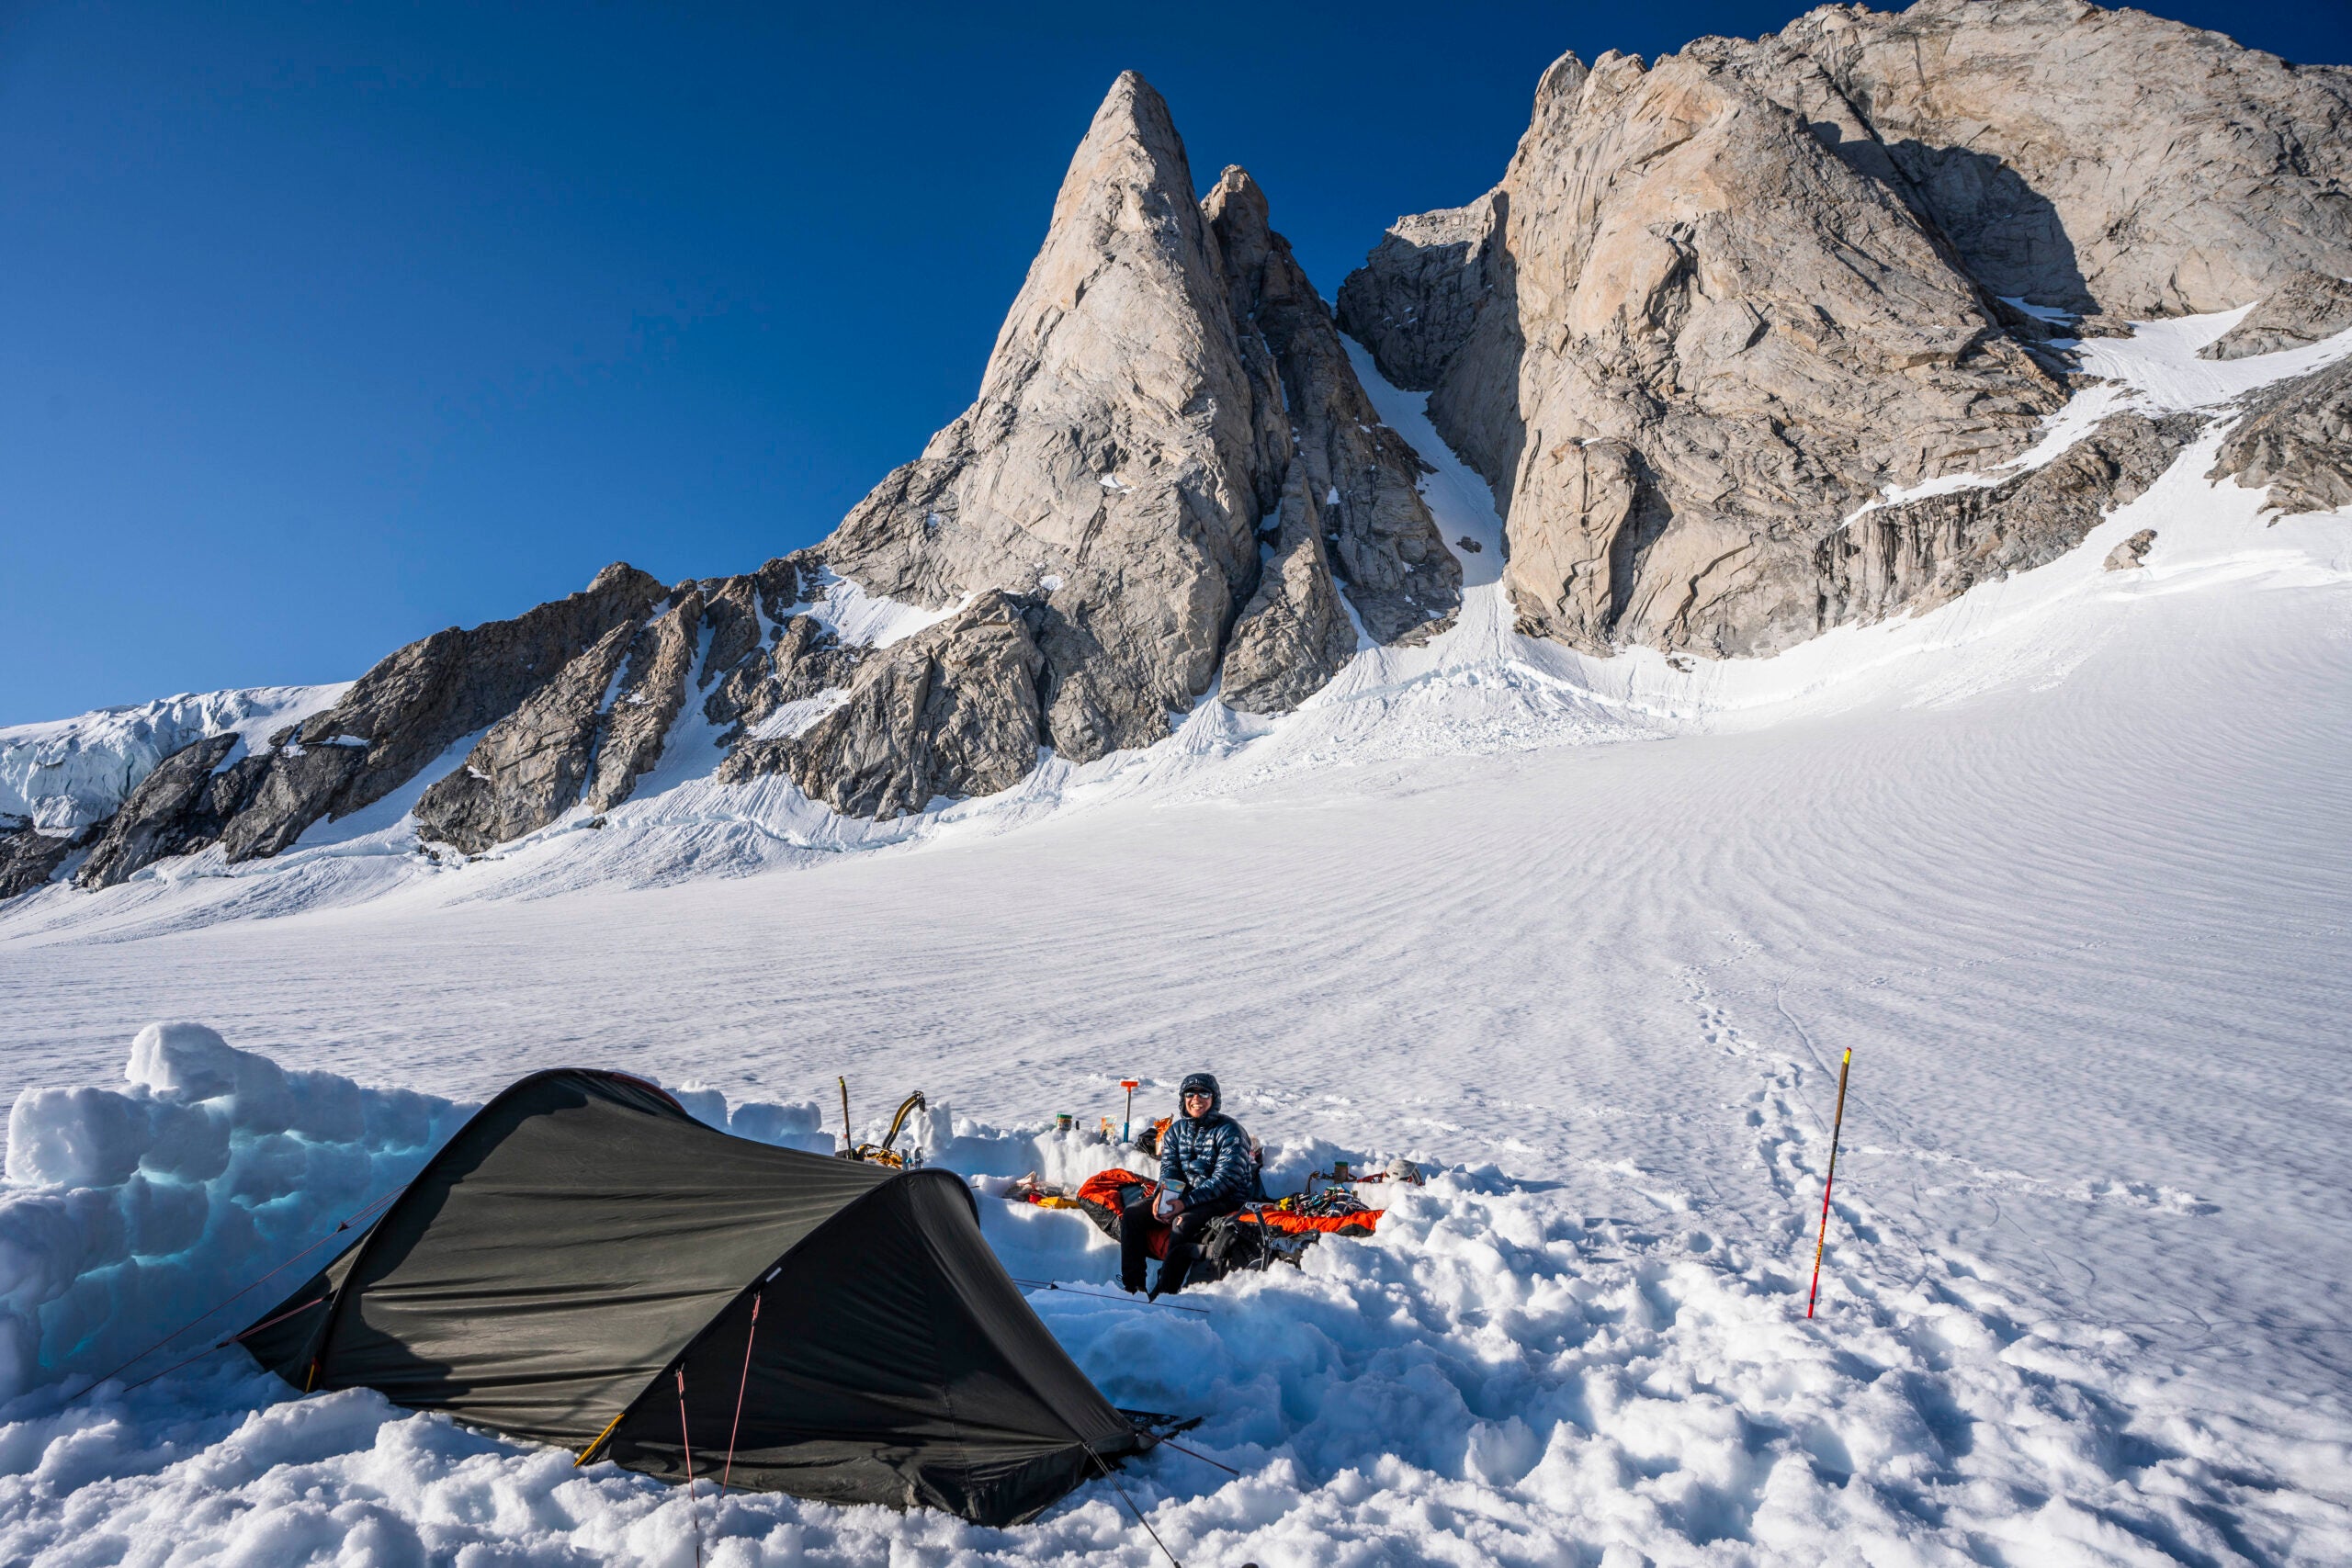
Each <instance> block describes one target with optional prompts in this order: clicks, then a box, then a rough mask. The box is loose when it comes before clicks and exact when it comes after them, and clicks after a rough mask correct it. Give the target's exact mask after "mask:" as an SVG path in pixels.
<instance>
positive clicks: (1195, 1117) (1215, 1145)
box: [1119, 1073, 1258, 1297]
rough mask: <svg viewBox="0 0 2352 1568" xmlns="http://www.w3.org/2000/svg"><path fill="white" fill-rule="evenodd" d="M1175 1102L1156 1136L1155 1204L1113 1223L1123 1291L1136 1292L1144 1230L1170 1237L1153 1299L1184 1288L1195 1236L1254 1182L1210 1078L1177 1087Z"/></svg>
mask: <svg viewBox="0 0 2352 1568" xmlns="http://www.w3.org/2000/svg"><path fill="white" fill-rule="evenodd" d="M1176 1098H1177V1100H1178V1103H1179V1105H1180V1106H1181V1108H1182V1114H1181V1115H1179V1116H1178V1117H1177V1118H1176V1119H1175V1120H1174V1121H1172V1122H1169V1123H1168V1130H1167V1131H1166V1132H1165V1133H1162V1134H1160V1135H1159V1199H1158V1200H1157V1201H1156V1203H1152V1204H1147V1203H1145V1202H1143V1201H1136V1202H1134V1203H1132V1204H1130V1205H1129V1206H1128V1208H1127V1210H1126V1212H1125V1213H1124V1214H1123V1215H1122V1216H1121V1217H1120V1221H1119V1282H1120V1283H1121V1284H1122V1285H1125V1287H1126V1288H1127V1289H1128V1290H1129V1291H1140V1290H1142V1289H1143V1264H1144V1258H1145V1256H1146V1253H1145V1247H1146V1245H1147V1244H1148V1241H1149V1239H1150V1235H1151V1232H1152V1230H1153V1229H1154V1228H1155V1227H1156V1225H1157V1224H1165V1225H1167V1226H1168V1227H1169V1228H1170V1230H1171V1231H1173V1232H1174V1233H1175V1234H1174V1235H1171V1236H1170V1238H1169V1243H1168V1257H1167V1259H1166V1260H1165V1261H1164V1262H1162V1263H1161V1264H1160V1266H1159V1281H1158V1283H1156V1284H1154V1285H1153V1286H1152V1289H1151V1293H1152V1295H1153V1296H1154V1297H1159V1296H1162V1295H1169V1294H1172V1293H1174V1292H1178V1291H1181V1290H1182V1289H1183V1288H1184V1276H1185V1275H1186V1274H1187V1273H1188V1272H1190V1271H1191V1269H1192V1267H1193V1259H1194V1258H1197V1257H1198V1256H1200V1251H1199V1247H1200V1236H1201V1232H1202V1231H1204V1230H1205V1229H1207V1228H1208V1223H1209V1222H1210V1221H1211V1220H1214V1219H1216V1217H1217V1216H1218V1215H1219V1214H1229V1213H1233V1212H1234V1211H1235V1210H1236V1209H1238V1208H1240V1207H1241V1205H1242V1202H1243V1201H1245V1200H1246V1199H1247V1198H1248V1197H1249V1195H1250V1190H1251V1189H1252V1188H1254V1187H1255V1186H1256V1185H1257V1179H1258V1164H1257V1160H1256V1157H1255V1156H1252V1155H1251V1153H1250V1134H1247V1133H1245V1132H1243V1131H1242V1130H1241V1123H1240V1122H1236V1121H1235V1120H1234V1119H1233V1118H1232V1117H1230V1116H1227V1115H1226V1114H1224V1113H1223V1112H1222V1111H1219V1110H1218V1109H1217V1107H1218V1105H1220V1104H1221V1103H1222V1102H1223V1100H1224V1098H1225V1097H1224V1093H1223V1091H1222V1090H1220V1089H1218V1088H1217V1084H1216V1078H1215V1077H1212V1076H1211V1075H1209V1074H1207V1073H1194V1074H1193V1075H1192V1076H1191V1077H1187V1078H1186V1079H1185V1080H1184V1081H1183V1083H1182V1084H1181V1085H1180V1086H1178V1088H1177V1090H1176Z"/></svg>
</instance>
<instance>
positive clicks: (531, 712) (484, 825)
mask: <svg viewBox="0 0 2352 1568" xmlns="http://www.w3.org/2000/svg"><path fill="white" fill-rule="evenodd" d="M805 564H806V563H805V561H803V560H802V559H800V558H778V559H775V560H772V561H770V562H768V564H767V565H766V566H764V567H763V568H761V569H760V570H759V571H757V572H754V573H750V574H746V575H743V576H739V577H727V578H715V579H710V580H708V581H701V582H685V583H681V584H679V585H678V587H677V588H675V589H674V590H672V591H670V592H669V593H668V595H667V601H666V604H663V605H662V607H660V608H659V609H658V611H657V612H656V613H653V614H651V615H648V616H647V617H646V618H645V619H643V620H641V621H637V622H630V623H623V624H621V625H618V626H614V627H612V628H611V629H610V630H608V631H607V632H606V633H605V635H604V636H603V637H601V638H599V639H598V640H597V641H596V643H595V644H594V645H593V646H592V647H590V648H588V649H584V650H583V651H582V652H581V653H579V654H578V655H576V656H575V657H574V658H572V659H571V660H570V661H569V662H567V663H566V664H565V665H564V666H563V668H562V669H561V670H560V671H559V672H558V673H557V675H556V676H555V678H554V679H553V680H551V681H548V682H546V683H545V684H543V685H541V686H540V687H539V688H538V689H537V691H536V692H534V693H532V694H530V696H528V697H527V698H526V699H525V700H524V702H523V703H522V704H521V705H519V706H518V707H516V708H515V710H514V711H513V712H512V713H510V714H508V715H507V716H505V717H503V718H502V719H500V720H499V721H498V722H497V723H496V724H495V725H493V726H492V727H491V728H490V730H489V732H488V733H487V734H485V735H484V736H483V737H482V739H481V741H480V742H479V743H478V744H476V746H475V747H474V749H473V750H472V751H471V752H470V753H469V754H468V756H467V758H466V760H465V763H464V765H463V766H461V767H460V768H458V770H457V771H456V772H455V773H450V774H449V775H448V776H447V777H446V778H443V779H440V780H438V781H436V782H435V784H433V785H432V786H431V787H430V788H428V789H427V790H426V791H425V792H424V795H423V796H422V797H421V798H420V799H419V801H418V803H417V807H416V815H417V819H418V826H419V829H420V832H421V834H422V836H423V837H424V838H425V839H427V840H433V841H435V842H440V843H447V844H449V845H451V846H452V847H454V848H456V849H458V850H461V851H463V852H466V853H469V854H479V853H481V852H483V851H485V850H487V849H489V848H491V847H492V846H493V845H495V844H500V843H505V842H508V841H511V840H515V839H518V838H520V837H522V836H523V835H525V834H526V833H532V832H537V830H538V829H541V828H544V827H546V826H548V824H549V823H551V822H553V821H555V820H556V819H557V818H560V817H561V816H562V815H563V814H564V813H565V812H567V811H569V810H571V808H572V807H574V806H578V805H581V804H582V803H583V802H584V803H585V805H586V806H587V807H588V809H589V810H591V811H595V812H603V811H608V810H610V809H612V808H613V807H616V806H618V805H620V804H621V803H622V802H624V801H626V800H628V798H629V797H630V796H631V795H633V794H635V793H636V790H637V784H638V781H639V779H640V778H642V777H643V776H644V775H645V774H647V773H650V772H651V771H652V770H653V769H654V768H655V767H656V766H657V765H658V764H659V763H660V761H661V760H662V754H663V752H664V750H665V749H666V747H667V745H668V744H669V741H670V739H671V735H672V731H673V727H674V726H675V725H676V722H677V720H678V718H679V716H680V715H681V714H682V713H684V711H685V708H686V705H687V704H688V703H689V702H690V701H692V700H693V699H694V697H695V694H696V693H697V692H703V691H707V696H705V698H704V702H703V707H704V716H705V717H706V719H707V721H708V722H710V723H712V724H714V725H718V726H722V727H724V726H729V725H733V726H735V733H737V734H738V735H740V734H741V722H740V721H741V720H742V718H743V716H744V715H745V714H747V713H751V712H759V713H762V714H764V713H765V712H766V711H767V710H770V709H772V708H773V707H774V706H775V705H776V703H777V702H778V701H781V700H786V699H784V698H783V697H781V696H780V695H779V689H780V684H781V683H780V682H779V680H778V676H777V671H778V669H779V668H780V667H781V668H782V669H784V670H785V671H786V672H787V674H788V675H792V676H794V678H795V679H796V680H805V679H806V675H805V673H803V672H801V671H797V670H796V668H795V666H796V661H797V662H798V663H800V664H804V665H805V664H807V663H809V662H810V661H809V660H798V659H797V652H796V649H798V648H805V647H806V645H807V644H808V643H809V641H810V639H811V635H812V632H815V631H817V628H816V623H815V622H814V621H812V620H810V619H809V617H808V616H807V615H795V614H793V613H792V612H793V609H794V605H795V603H796V597H797V592H798V591H799V586H800V583H801V576H800V573H801V569H802V567H803V566H804V565H805ZM779 623H780V624H779ZM796 689H797V688H796Z"/></svg>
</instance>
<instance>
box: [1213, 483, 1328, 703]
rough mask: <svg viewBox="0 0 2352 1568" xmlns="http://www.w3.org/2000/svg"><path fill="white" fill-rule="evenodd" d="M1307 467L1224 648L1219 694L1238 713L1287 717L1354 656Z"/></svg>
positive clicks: (1286, 498) (1286, 496) (1286, 501)
mask: <svg viewBox="0 0 2352 1568" xmlns="http://www.w3.org/2000/svg"><path fill="white" fill-rule="evenodd" d="M1305 470H1306V465H1305V464H1304V463H1301V464H1299V465H1296V466H1295V467H1294V468H1293V469H1292V471H1291V478H1290V482H1289V484H1288V485H1287V486H1285V487H1284V489H1283V499H1282V506H1281V509H1280V511H1279V512H1278V513H1276V528H1275V534H1274V540H1273V543H1272V547H1271V549H1270V552H1269V555H1268V558H1267V561H1266V570H1264V571H1263V572H1261V573H1260V574H1259V578H1258V592H1255V593H1254V594H1252V595H1250V603H1249V604H1245V605H1243V606H1242V609H1241V618H1240V619H1239V620H1238V621H1236V622H1235V623H1234V626H1233V637H1232V640H1231V641H1230V642H1229V643H1228V644H1227V647H1226V651H1225V683H1224V685H1223V686H1222V687H1221V688H1220V695H1221V696H1222V698H1223V700H1224V702H1225V705H1226V706H1227V707H1229V708H1232V709H1234V710H1236V711H1237V712H1240V713H1288V712H1289V711H1290V710H1291V709H1293V708H1295V707H1296V706H1298V705H1299V704H1301V703H1303V702H1305V701H1306V699H1307V698H1308V697H1311V696H1313V695H1314V694H1316V692H1317V691H1318V690H1319V689H1321V687H1322V686H1323V684H1324V683H1325V682H1328V681H1329V680H1330V679H1331V677H1332V676H1334V675H1336V674H1338V673H1339V672H1340V667H1341V666H1342V665H1344V664H1346V663H1347V661H1348V660H1349V659H1350V658H1351V657H1352V656H1353V655H1354V653H1355V651H1356V628H1355V626H1354V624H1353V623H1352V622H1351V621H1350V620H1349V619H1348V611H1347V606H1346V605H1344V604H1340V595H1339V591H1338V590H1337V589H1336V588H1335V587H1334V586H1333V585H1332V581H1331V569H1330V563H1329V559H1328V558H1327V557H1326V556H1325V554H1324V547H1323V522H1322V511H1321V508H1320V507H1319V506H1317V503H1316V499H1315V494H1316V492H1315V489H1314V486H1313V484H1312V483H1311V482H1310V481H1309V480H1308V479H1307V478H1306V471H1305Z"/></svg>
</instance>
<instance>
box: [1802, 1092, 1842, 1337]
mask: <svg viewBox="0 0 2352 1568" xmlns="http://www.w3.org/2000/svg"><path fill="white" fill-rule="evenodd" d="M1853 1065H1854V1052H1853V1048H1852V1047H1851V1046H1849V1047H1848V1048H1847V1050H1846V1059H1845V1060H1844V1061H1842V1062H1840V1063H1838V1114H1837V1116H1836V1118H1835V1119H1834V1120H1832V1121H1831V1122H1830V1123H1829V1174H1828V1175H1827V1176H1826V1177H1824V1178H1823V1179H1822V1181H1821V1235H1820V1237H1819V1239H1817V1240H1816V1241H1815V1242H1814V1244H1813V1289H1812V1290H1811V1291H1810V1292H1807V1293H1806V1295H1805V1298H1804V1314H1805V1316H1807V1317H1811V1316H1812V1315H1813V1303H1815V1301H1816V1300H1817V1299H1818V1298H1819V1297H1820V1295H1821V1249H1822V1248H1823V1247H1826V1246H1827V1245H1828V1242H1829V1189H1830V1187H1831V1185H1832V1184H1834V1183H1835V1182H1836V1181H1837V1179H1838V1135H1839V1134H1842V1133H1844V1132H1845V1130H1846V1072H1847V1069H1848V1068H1849V1067H1851V1066H1853Z"/></svg>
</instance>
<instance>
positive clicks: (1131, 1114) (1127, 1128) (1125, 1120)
mask: <svg viewBox="0 0 2352 1568" xmlns="http://www.w3.org/2000/svg"><path fill="white" fill-rule="evenodd" d="M1119 1087H1120V1088H1121V1089H1125V1090H1126V1091H1127V1111H1126V1114H1125V1116H1123V1117H1121V1118H1120V1119H1119V1142H1121V1143H1123V1144H1124V1143H1126V1142H1128V1134H1131V1133H1133V1132H1134V1130H1135V1124H1136V1090H1137V1089H1141V1088H1142V1087H1143V1082H1142V1080H1141V1079H1139V1078H1121V1079H1120V1080H1119Z"/></svg>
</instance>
